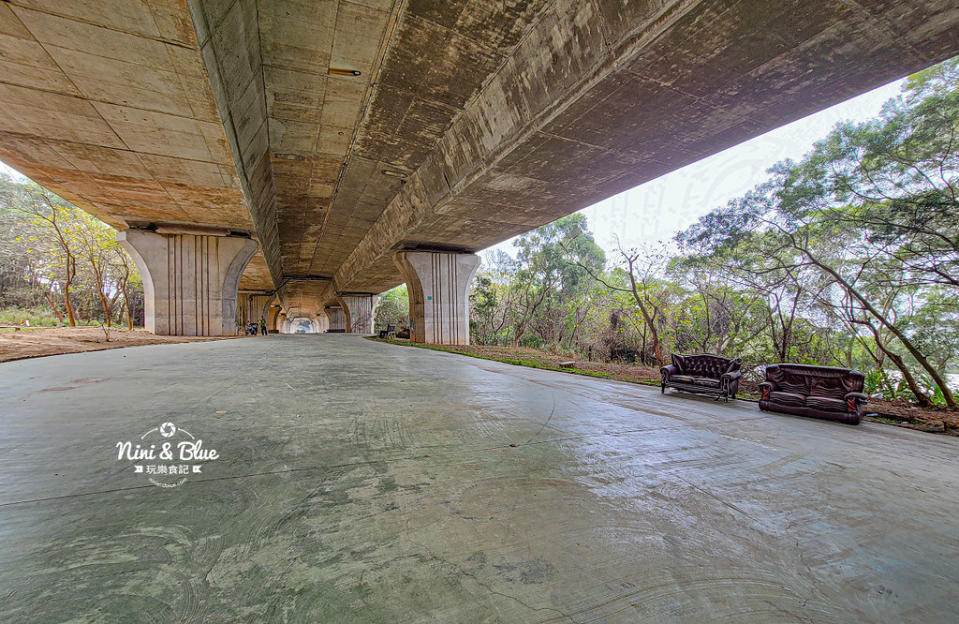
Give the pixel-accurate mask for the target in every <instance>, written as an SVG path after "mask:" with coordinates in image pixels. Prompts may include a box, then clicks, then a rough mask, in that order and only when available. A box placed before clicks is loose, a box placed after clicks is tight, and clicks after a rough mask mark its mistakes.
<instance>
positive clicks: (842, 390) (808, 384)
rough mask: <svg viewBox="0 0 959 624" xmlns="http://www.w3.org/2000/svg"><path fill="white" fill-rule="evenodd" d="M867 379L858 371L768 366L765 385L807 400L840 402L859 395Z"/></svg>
mask: <svg viewBox="0 0 959 624" xmlns="http://www.w3.org/2000/svg"><path fill="white" fill-rule="evenodd" d="M865 380H866V376H865V375H863V374H862V373H860V372H859V371H857V370H849V369H848V368H835V367H832V366H813V365H810V364H771V365H769V366H767V367H766V381H770V382H772V383H773V384H774V385H775V386H776V390H780V391H783V392H795V393H797V394H803V395H806V396H822V397H829V398H833V399H842V398H844V397H845V396H846V394H848V393H850V392H862V389H863V386H864V385H865Z"/></svg>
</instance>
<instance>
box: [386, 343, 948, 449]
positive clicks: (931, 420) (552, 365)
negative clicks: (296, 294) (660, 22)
mask: <svg viewBox="0 0 959 624" xmlns="http://www.w3.org/2000/svg"><path fill="white" fill-rule="evenodd" d="M390 342H396V343H397V344H410V343H409V342H408V341H406V340H396V341H390ZM417 346H419V345H417ZM430 348H436V349H440V350H443V351H451V352H453V353H462V354H465V355H471V356H474V357H481V358H487V359H491V360H497V361H500V362H507V363H510V364H519V365H524V366H535V367H537V368H548V369H552V370H562V371H566V372H570V373H575V374H580V375H594V376H597V377H606V378H609V379H618V380H620V381H629V382H633V383H641V384H649V385H654V386H658V385H659V380H660V376H659V368H653V367H648V366H634V365H632V364H617V363H610V362H588V361H585V360H579V359H573V358H569V357H566V356H563V355H557V354H553V353H547V352H545V351H538V350H536V349H530V348H526V347H518V348H513V347H488V346H478V345H469V346H455V347H454V346H443V347H435V346H432V345H431V346H430ZM570 364H571V365H570ZM739 388H740V392H739V398H741V399H745V400H747V401H757V400H758V399H759V385H758V383H757V382H755V381H748V380H745V379H744V380H742V381H741V382H740V386H739ZM866 413H867V418H868V419H869V420H874V421H876V422H882V423H886V424H890V425H896V426H899V427H906V428H909V429H917V430H919V431H926V432H929V433H945V434H948V435H955V436H959V413H956V412H951V411H949V410H945V409H922V408H919V407H916V406H915V405H912V404H910V403H906V402H905V401H886V400H883V399H871V400H870V401H869V403H868V404H867V405H866Z"/></svg>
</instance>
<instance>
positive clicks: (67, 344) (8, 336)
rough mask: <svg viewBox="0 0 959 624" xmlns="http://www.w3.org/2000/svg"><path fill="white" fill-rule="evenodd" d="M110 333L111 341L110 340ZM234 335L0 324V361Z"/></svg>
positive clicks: (194, 340)
mask: <svg viewBox="0 0 959 624" xmlns="http://www.w3.org/2000/svg"><path fill="white" fill-rule="evenodd" d="M107 334H109V338H110V340H109V342H108V341H107ZM230 338H232V336H231V337H228V338H211V337H206V336H204V337H197V338H194V337H188V336H154V335H153V334H151V333H149V332H147V331H145V330H142V329H138V330H137V329H135V330H133V331H130V330H128V329H119V328H107V330H106V334H105V333H104V330H103V329H101V328H99V327H44V328H42V329H39V328H38V329H29V328H22V329H19V330H18V329H16V328H14V327H0V362H7V361H10V360H22V359H24V358H34V357H43V356H45V355H60V354H61V353H81V352H83V351H101V350H103V349H119V348H122V347H136V346H140V345H151V344H166V343H177V342H196V341H202V340H228V339H230Z"/></svg>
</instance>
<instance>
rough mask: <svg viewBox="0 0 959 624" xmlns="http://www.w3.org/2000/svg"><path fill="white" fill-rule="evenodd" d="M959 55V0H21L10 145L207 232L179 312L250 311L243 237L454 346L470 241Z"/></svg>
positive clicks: (110, 211) (104, 195)
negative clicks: (394, 299)
mask: <svg viewBox="0 0 959 624" xmlns="http://www.w3.org/2000/svg"><path fill="white" fill-rule="evenodd" d="M957 52H959V6H957V5H956V3H955V2H953V1H951V0H909V1H907V2H904V1H901V0H899V1H893V0H786V1H783V2H768V1H765V0H723V1H694V0H673V1H668V0H636V1H629V0H558V1H556V2H546V1H545V0H528V1H518V2H511V3H500V2H489V1H487V0H453V1H449V2H427V1H425V0H408V1H403V0H397V1H393V0H328V1H323V2H297V1H293V0H276V1H268V0H259V1H256V0H234V1H232V2H230V1H225V0H190V1H189V2H187V1H185V0H153V1H151V2H145V1H142V0H101V1H98V2H92V1H90V2H86V1H83V2H76V1H74V2H67V1H62V2H49V1H48V2H40V1H37V0H12V1H11V2H6V3H3V4H0V104H2V106H3V107H4V111H5V114H4V115H3V118H2V119H0V158H2V159H3V160H4V161H6V162H8V163H10V164H11V165H12V166H14V167H16V168H17V169H19V170H20V171H22V172H23V173H25V174H27V175H29V176H30V177H31V178H33V179H34V180H36V181H37V182H39V183H40V184H42V185H44V186H45V187H47V188H49V189H51V190H53V191H55V192H57V193H59V194H60V195H62V196H63V197H65V198H66V199H69V200H71V201H73V202H74V203H76V204H77V205H79V206H81V207H82V208H84V209H86V210H88V211H89V212H91V213H93V214H95V215H96V216H98V217H100V218H101V219H103V220H105V221H106V222H108V223H110V224H111V225H114V226H115V227H117V228H118V229H127V228H149V229H150V230H152V231H150V232H148V233H145V234H143V235H142V236H140V238H141V239H151V237H153V236H156V237H162V238H163V239H164V240H163V241H161V242H152V243H150V246H151V249H152V248H157V247H158V246H161V245H166V247H167V248H168V249H182V248H183V246H184V244H190V245H193V248H194V250H195V253H194V255H195V256H196V258H197V259H196V260H195V261H190V262H185V261H180V260H179V257H176V261H175V262H174V261H173V260H163V262H162V263H161V265H156V266H157V267H162V268H164V269H166V270H167V272H168V273H170V274H171V275H172V274H176V275H177V276H179V281H178V282H177V283H178V284H179V286H178V288H179V290H176V291H175V292H174V290H171V289H167V290H169V291H170V292H173V293H174V294H173V295H171V297H175V298H176V300H175V302H173V303H175V304H176V305H173V304H171V302H170V301H159V300H158V301H157V302H156V305H155V309H156V310H163V309H171V310H172V309H177V310H184V312H182V315H183V316H184V317H185V318H186V319H187V320H188V321H189V322H178V324H177V323H172V324H171V323H168V324H167V325H169V326H171V327H180V326H183V327H188V328H189V327H215V326H217V323H216V322H214V321H215V320H216V319H213V320H211V319H210V315H211V314H214V315H215V314H220V313H222V314H226V313H227V312H228V311H229V309H230V306H229V305H228V304H229V301H227V302H225V303H224V304H223V305H222V306H220V307H217V306H218V305H219V304H217V303H216V302H219V301H220V300H219V299H216V298H215V297H210V296H208V294H205V290H210V289H211V288H212V289H214V290H217V293H216V295H217V297H219V296H220V295H221V294H222V292H226V291H228V290H229V289H230V287H231V285H232V282H230V280H229V279H227V277H229V271H227V270H226V269H225V268H216V267H213V264H214V263H212V261H211V260H210V258H209V257H207V256H203V253H204V252H203V251H202V250H205V249H212V248H216V249H221V248H226V247H230V248H236V249H237V250H238V251H237V252H236V253H237V254H238V255H237V257H241V256H242V254H245V253H246V251H247V246H245V245H241V244H239V243H230V244H229V245H226V246H218V245H213V244H212V242H211V240H212V239H213V238H225V237H229V236H232V237H234V238H243V237H250V238H252V239H254V240H256V241H257V242H258V249H257V251H256V252H255V253H254V255H253V256H252V259H251V261H250V262H249V264H248V265H247V266H246V268H245V271H244V272H243V273H242V276H241V277H240V278H239V281H238V283H237V284H236V286H232V287H233V288H235V287H239V288H240V289H246V290H251V291H268V292H275V294H276V295H277V296H278V298H279V300H280V301H281V302H283V301H285V300H294V299H296V300H298V301H299V304H298V305H300V306H301V307H303V308H308V309H309V310H311V311H312V312H311V314H312V315H313V318H316V315H317V314H320V312H319V311H322V310H325V309H327V308H329V307H330V306H333V305H338V306H340V307H341V308H342V309H343V310H344V313H345V314H346V315H347V317H349V318H352V317H353V316H354V314H353V313H352V312H347V308H348V306H349V302H348V301H346V299H345V298H344V296H353V297H357V296H359V297H362V296H365V297H367V299H364V300H363V303H362V305H361V306H360V307H361V308H362V309H363V310H364V311H365V310H366V308H367V305H366V301H368V300H371V296H372V295H374V294H376V293H379V292H382V291H384V290H386V289H388V288H390V287H392V286H394V285H396V284H399V283H401V282H403V281H406V282H408V283H410V285H411V288H410V293H411V304H412V305H411V307H412V309H413V310H414V311H415V312H414V325H415V328H414V339H418V340H427V341H436V342H456V341H461V340H462V338H461V336H460V333H461V332H460V331H459V329H458V328H459V327H461V326H462V323H463V321H464V318H461V317H465V315H466V308H465V292H453V291H457V289H459V288H461V286H460V284H463V283H467V282H468V276H467V279H466V280H464V279H463V278H464V274H466V273H469V274H472V270H473V269H472V268H471V266H470V265H471V263H472V261H471V260H469V259H468V257H467V259H465V260H464V259H463V258H462V256H463V255H467V256H468V254H470V253H471V252H475V251H477V250H479V249H482V248H484V247H487V246H489V245H491V244H494V243H497V242H499V241H502V240H505V239H507V238H509V237H511V236H514V235H516V234H518V233H521V232H524V231H527V230H529V229H531V228H533V227H536V226H539V225H542V224H544V223H547V222H549V221H551V220H553V219H556V218H557V217H560V216H563V215H565V214H568V213H570V212H573V211H575V210H578V209H580V208H583V207H585V206H587V205H589V204H592V203H594V202H596V201H598V200H601V199H603V198H605V197H609V196H611V195H613V194H615V193H618V192H620V191H623V190H625V189H628V188H631V187H633V186H635V185H637V184H640V183H642V182H645V181H647V180H650V179H653V178H655V177H657V176H659V175H662V174H664V173H666V172H669V171H671V170H674V169H676V168H678V167H681V166H683V165H685V164H688V163H690V162H693V161H695V160H698V159H700V158H702V157H705V156H708V155H710V154H712V153H715V152H717V151H719V150H722V149H724V148H726V147H729V146H731V145H734V144H736V143H738V142H741V141H743V140H745V139H748V138H750V137H753V136H756V135H758V134H761V133H762V132H765V131H767V130H769V129H772V128H774V127H776V126H779V125H781V124H783V123H785V122H788V121H791V120H794V119H797V118H799V117H801V116H803V115H806V114H809V113H811V112H814V111H816V110H819V109H822V108H824V107H826V106H829V105H831V104H834V103H836V102H838V101H841V100H843V99H845V98H848V97H850V96H853V95H856V94H858V93H861V92H863V91H865V90H868V89H870V88H872V87H875V86H878V85H880V84H883V83H885V82H887V81H888V80H891V79H894V78H896V77H899V76H902V75H904V74H907V73H910V72H912V71H915V70H918V69H920V68H923V67H926V66H928V65H930V64H932V63H935V62H937V61H940V60H943V59H945V58H948V57H950V56H952V55H954V54H956V53H957ZM176 237H181V238H179V239H176V241H174V242H170V241H171V240H172V239H174V238H176ZM183 237H190V238H188V239H183ZM184 240H186V243H184ZM411 252H413V253H421V254H427V255H424V256H419V257H418V256H409V255H408V254H409V253H411ZM191 253H193V252H191ZM170 254H172V255H170ZM168 255H169V257H170V258H173V257H174V256H175V252H174V251H168ZM188 256H189V254H188ZM411 258H412V260H411ZM417 258H419V259H417ZM191 262H193V263H192V264H191ZM208 266H209V267H213V268H211V269H209V270H208V271H207V272H206V273H204V275H205V276H206V277H205V278H204V279H205V281H204V280H203V279H200V280H198V281H196V283H194V281H191V279H190V277H189V271H190V270H194V269H195V267H208ZM416 267H418V268H416ZM141 268H143V267H141ZM147 269H148V270H147V272H148V273H151V274H153V278H154V279H165V278H162V277H160V276H159V274H160V273H162V271H160V270H158V269H157V270H150V268H149V267H147ZM214 269H216V270H214ZM204 270H206V269H204ZM178 272H179V273H178ZM316 284H326V286H325V287H323V288H322V289H320V288H318V287H317V286H316ZM431 288H433V289H436V290H435V291H431V290H430V289H431ZM184 289H185V290H184ZM155 290H156V291H157V292H160V291H163V292H166V291H165V290H164V288H163V287H160V286H157V288H156V289H155ZM320 291H322V292H320ZM441 291H446V292H453V295H452V296H450V297H447V299H446V300H445V301H444V302H442V303H438V302H437V298H436V297H433V296H432V294H433V293H434V292H441ZM308 292H312V293H313V295H312V296H315V297H320V296H322V297H324V298H323V299H316V300H315V301H309V302H307V301H306V300H305V299H304V297H306V296H307V295H306V294H305V293H308ZM157 296H158V297H159V295H157ZM211 301H212V302H214V303H213V304H211V305H212V308H209V307H206V308H205V307H203V305H206V304H203V305H201V303H200V302H211ZM235 303H236V302H235V300H234V301H233V304H234V308H235ZM167 304H169V305H167ZM165 305H166V307H164V306H165ZM177 306H179V307H177ZM191 306H193V307H191ZM211 309H212V310H213V311H212V312H211V311H210V310H211ZM221 310H222V312H221ZM364 313H365V312H364ZM362 314H363V313H361V316H362ZM430 315H432V316H430ZM288 317H289V315H288ZM431 318H433V319H439V320H435V321H431V320H430V319H431ZM181 320H182V319H181ZM223 321H224V322H223V323H222V325H224V326H225V325H226V319H223ZM230 322H232V319H230ZM364 326H365V323H364Z"/></svg>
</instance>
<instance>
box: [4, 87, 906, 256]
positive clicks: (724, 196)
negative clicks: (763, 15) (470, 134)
mask: <svg viewBox="0 0 959 624" xmlns="http://www.w3.org/2000/svg"><path fill="white" fill-rule="evenodd" d="M901 84H902V81H901V80H899V81H896V82H893V83H890V84H888V85H886V86H884V87H880V88H878V89H875V90H873V91H869V92H868V93H864V94H863V95H860V96H858V97H855V98H853V99H851V100H847V101H845V102H843V103H841V104H837V105H836V106H833V107H832V108H828V109H826V110H824V111H821V112H819V113H816V114H814V115H810V116H809V117H805V118H803V119H800V120H798V121H794V122H793V123H791V124H788V125H785V126H783V127H781V128H777V129H776V130H773V131H771V132H767V133H766V134H763V135H761V136H758V137H756V138H755V139H752V140H750V141H746V142H745V143H741V144H739V145H737V146H736V147H731V148H729V149H727V150H726V151H723V152H720V153H718V154H715V155H713V156H710V157H708V158H704V159H703V160H700V161H699V162H696V163H693V164H691V165H687V166H686V167H683V168H682V169H678V170H676V171H674V172H672V173H669V174H666V175H664V176H662V177H660V178H657V179H655V180H652V181H651V182H647V183H646V184H643V185H641V186H637V187H635V188H633V189H630V190H628V191H625V192H623V193H620V194H619V195H615V196H613V197H610V198H609V199H607V200H604V201H601V202H599V203H598V204H594V205H592V206H590V207H588V208H585V209H584V210H583V211H582V212H583V214H585V215H586V218H587V219H588V220H589V227H590V230H592V232H593V234H594V235H595V237H596V242H597V243H598V244H599V245H600V246H601V247H602V248H603V249H605V250H606V251H607V253H609V252H611V251H614V250H615V249H616V242H615V236H617V235H618V236H619V239H620V241H621V243H622V245H623V247H626V248H628V247H635V246H637V245H641V244H647V243H655V242H657V241H668V240H670V239H671V238H672V237H673V235H674V234H675V233H676V232H678V231H680V230H682V229H685V228H686V227H688V226H689V225H691V224H692V223H694V222H695V221H696V219H698V218H699V217H700V216H702V215H704V214H706V213H707V212H709V211H710V210H712V209H713V208H717V207H719V206H722V205H724V204H726V202H728V201H729V200H730V199H733V198H734V197H738V196H740V195H743V194H744V193H745V192H746V191H748V190H749V189H751V188H753V187H754V186H756V185H757V184H760V183H761V182H763V181H764V180H765V179H766V177H767V176H766V170H767V169H769V167H771V166H772V165H773V164H775V163H777V162H779V161H780V160H783V159H785V158H793V159H799V158H801V157H802V156H803V155H804V154H806V153H807V152H808V151H809V150H810V148H811V147H812V145H813V143H814V142H816V141H818V140H819V139H821V138H823V137H825V136H826V134H828V133H829V131H830V130H831V129H832V128H833V126H835V125H836V123H838V122H840V121H844V120H852V121H863V120H866V119H869V118H872V117H875V116H876V115H877V114H878V113H879V109H880V108H881V107H882V104H883V103H884V102H885V101H886V100H888V99H889V98H891V97H893V96H895V95H896V94H897V93H898V92H899V89H900V86H901ZM0 171H5V172H8V173H13V170H12V169H10V168H9V167H7V166H6V165H4V164H3V163H0ZM494 248H495V249H502V250H504V251H506V252H507V253H510V254H512V253H513V251H514V249H513V245H512V241H506V242H503V243H500V244H499V245H496V247H494Z"/></svg>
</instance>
